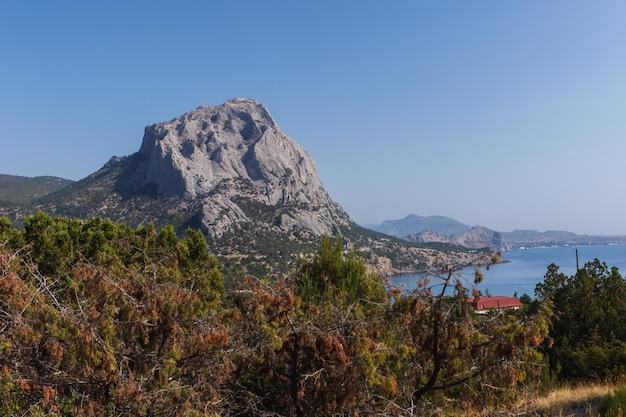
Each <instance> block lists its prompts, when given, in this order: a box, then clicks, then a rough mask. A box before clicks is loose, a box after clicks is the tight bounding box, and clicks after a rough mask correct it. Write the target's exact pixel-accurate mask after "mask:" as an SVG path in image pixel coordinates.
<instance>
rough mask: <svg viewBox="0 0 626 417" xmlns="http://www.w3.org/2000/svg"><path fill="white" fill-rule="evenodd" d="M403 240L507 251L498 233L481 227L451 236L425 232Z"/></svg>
mask: <svg viewBox="0 0 626 417" xmlns="http://www.w3.org/2000/svg"><path fill="white" fill-rule="evenodd" d="M405 240H408V241H409V242H413V243H435V242H436V243H449V244H454V245H461V246H465V247H467V248H472V249H480V248H490V249H493V250H498V251H505V250H507V245H506V242H505V241H504V239H503V238H502V234H501V233H500V232H496V231H493V230H490V229H487V228H486V227H482V226H476V227H473V228H472V229H471V230H470V231H468V232H465V233H463V234H460V235H452V236H444V235H442V234H439V233H436V232H431V231H428V230H427V231H424V232H421V233H416V234H412V235H409V236H407V237H405Z"/></svg>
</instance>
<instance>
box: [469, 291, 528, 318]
mask: <svg viewBox="0 0 626 417" xmlns="http://www.w3.org/2000/svg"><path fill="white" fill-rule="evenodd" d="M468 302H469V304H470V306H472V308H473V309H474V311H475V312H476V313H478V314H485V313H487V311H489V310H506V309H513V310H517V309H518V308H520V307H521V306H522V302H521V301H520V300H519V299H518V298H516V297H506V296H504V295H491V296H485V297H480V298H478V299H475V298H470V299H469V300H468Z"/></svg>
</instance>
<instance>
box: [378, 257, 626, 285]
mask: <svg viewBox="0 0 626 417" xmlns="http://www.w3.org/2000/svg"><path fill="white" fill-rule="evenodd" d="M576 250H578V262H579V266H580V267H581V268H582V267H583V265H584V264H585V263H586V262H590V261H593V260H594V259H596V258H597V259H599V260H600V261H602V262H606V264H607V265H608V266H609V267H612V266H616V267H617V268H619V270H620V273H621V274H622V276H624V273H625V272H626V245H589V246H560V247H548V248H533V249H515V250H512V251H509V252H504V253H503V254H502V257H503V258H504V259H506V260H508V261H509V262H505V263H500V264H497V265H492V266H491V267H490V268H489V269H486V268H482V269H481V271H482V273H483V275H484V280H483V282H482V283H481V284H480V285H478V289H479V290H481V292H482V293H483V295H485V294H487V293H489V294H491V295H508V296H512V295H517V296H521V295H522V294H528V295H530V296H531V297H534V295H535V286H536V285H537V283H539V282H542V281H543V277H544V275H545V273H546V271H547V268H548V265H550V264H551V263H554V264H556V265H558V266H559V271H560V272H563V273H565V274H566V275H568V276H569V275H573V274H574V273H575V272H576ZM459 273H460V275H461V276H462V277H463V278H464V279H466V280H467V285H468V286H470V285H471V283H472V282H473V280H474V268H468V269H465V270H463V271H459ZM421 276H422V274H408V275H402V276H397V277H393V278H391V279H390V283H391V285H394V286H403V287H404V288H406V289H407V290H411V289H413V288H415V286H416V283H417V280H418V279H419V278H420V277H421ZM432 283H433V284H436V283H437V278H433V279H432Z"/></svg>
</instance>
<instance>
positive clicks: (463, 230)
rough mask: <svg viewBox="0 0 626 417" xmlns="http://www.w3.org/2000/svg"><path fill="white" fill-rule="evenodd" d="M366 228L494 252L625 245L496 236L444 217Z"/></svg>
mask: <svg viewBox="0 0 626 417" xmlns="http://www.w3.org/2000/svg"><path fill="white" fill-rule="evenodd" d="M366 227H368V228H370V229H372V230H376V231H378V232H381V233H385V234H388V235H391V236H396V237H399V238H403V239H406V240H409V241H412V242H422V243H426V242H429V243H434V242H446V243H451V244H458V245H464V246H468V247H480V245H484V246H488V247H491V248H493V249H496V250H508V249H514V248H519V247H538V246H555V245H573V244H585V245H588V244H610V243H615V244H626V236H592V235H578V234H576V233H572V232H566V231H554V230H551V231H546V232H539V231H536V230H514V231H512V232H497V231H494V230H491V229H488V228H486V227H482V226H475V227H472V226H468V225H466V224H463V223H461V222H459V221H457V220H454V219H451V218H449V217H445V216H427V217H424V216H418V215H416V214H409V215H408V216H406V217H404V218H402V219H398V220H385V221H384V222H382V223H381V224H380V225H367V226H366Z"/></svg>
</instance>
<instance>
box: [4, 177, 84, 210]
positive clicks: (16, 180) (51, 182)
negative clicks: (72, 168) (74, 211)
mask: <svg viewBox="0 0 626 417" xmlns="http://www.w3.org/2000/svg"><path fill="white" fill-rule="evenodd" d="M73 182H74V181H71V180H66V179H63V178H58V177H48V176H43V177H32V178H30V177H20V176H16V175H5V174H0V202H2V203H9V204H28V203H30V202H32V201H34V200H36V199H38V198H40V197H43V196H45V195H48V194H50V193H53V192H54V191H57V190H60V189H61V188H64V187H66V186H68V185H70V184H71V183H73Z"/></svg>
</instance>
